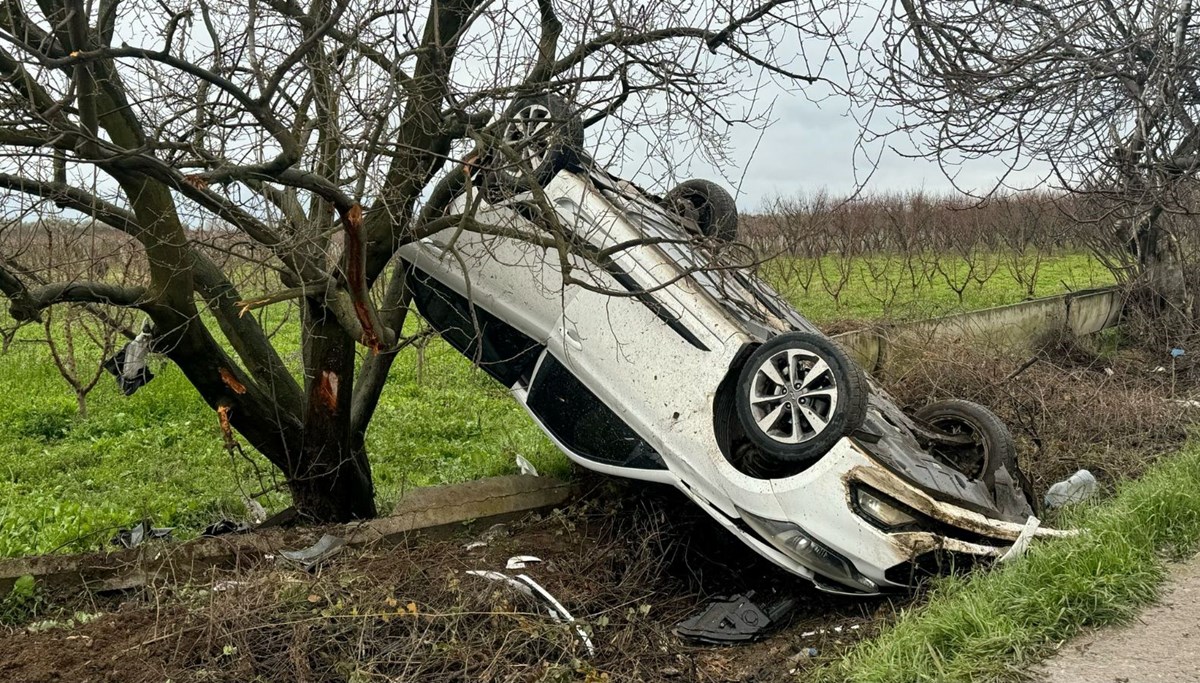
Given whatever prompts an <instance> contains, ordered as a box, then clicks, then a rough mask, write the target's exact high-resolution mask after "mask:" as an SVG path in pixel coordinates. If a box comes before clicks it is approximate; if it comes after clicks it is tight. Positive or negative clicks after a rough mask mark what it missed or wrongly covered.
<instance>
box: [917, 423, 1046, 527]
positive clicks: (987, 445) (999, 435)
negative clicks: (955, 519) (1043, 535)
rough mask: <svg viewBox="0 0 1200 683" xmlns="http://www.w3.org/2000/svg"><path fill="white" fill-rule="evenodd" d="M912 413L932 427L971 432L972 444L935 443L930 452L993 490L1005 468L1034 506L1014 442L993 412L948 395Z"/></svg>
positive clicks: (1031, 492)
mask: <svg viewBox="0 0 1200 683" xmlns="http://www.w3.org/2000/svg"><path fill="white" fill-rule="evenodd" d="M913 417H914V418H916V419H918V420H920V421H921V422H924V423H925V424H926V425H928V426H929V427H932V428H933V429H934V430H935V431H940V432H943V433H946V434H952V435H962V434H967V435H970V436H972V437H973V439H974V441H975V443H974V445H972V446H945V445H938V444H934V445H931V446H930V447H929V452H930V453H932V454H933V456H934V457H935V458H937V459H938V460H939V461H941V462H943V463H945V464H946V465H949V466H950V467H953V468H954V469H955V470H956V471H958V472H961V473H962V474H963V475H965V476H967V477H968V478H971V479H977V480H982V481H983V482H984V483H985V484H987V486H988V488H989V490H992V491H993V493H994V492H995V491H994V490H995V487H996V473H997V472H998V471H999V470H1000V469H1001V468H1004V469H1007V470H1008V473H1009V475H1010V476H1011V477H1012V478H1013V480H1014V481H1015V482H1016V483H1017V484H1018V485H1019V486H1020V488H1021V493H1023V494H1024V496H1025V499H1026V501H1027V502H1028V503H1029V505H1030V507H1031V508H1033V509H1036V502H1037V501H1036V499H1035V498H1034V496H1033V490H1032V487H1031V486H1030V484H1029V480H1028V479H1027V478H1026V477H1025V473H1024V472H1022V471H1021V468H1020V467H1019V466H1018V464H1017V443H1016V441H1015V440H1014V439H1013V436H1012V433H1011V432H1009V431H1008V427H1006V426H1005V425H1004V421H1003V420H1001V419H1000V417H999V416H997V415H996V414H995V413H993V412H992V411H990V410H988V409H987V408H985V407H983V406H981V405H979V404H978V403H974V402H972V401H964V400H962V399H949V400H945V401H937V402H935V403H930V404H929V405H927V406H925V407H924V408H921V409H920V410H918V411H916V412H915V413H914V414H913Z"/></svg>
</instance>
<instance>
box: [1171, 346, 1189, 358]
mask: <svg viewBox="0 0 1200 683" xmlns="http://www.w3.org/2000/svg"><path fill="white" fill-rule="evenodd" d="M1184 353H1186V352H1185V351H1184V350H1183V349H1180V348H1174V349H1171V357H1172V358H1178V357H1180V356H1182V355H1183V354H1184Z"/></svg>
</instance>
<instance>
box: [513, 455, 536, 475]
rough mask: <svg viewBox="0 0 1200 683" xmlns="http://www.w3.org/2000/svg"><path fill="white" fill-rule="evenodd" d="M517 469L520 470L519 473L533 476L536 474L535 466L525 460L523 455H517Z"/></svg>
mask: <svg viewBox="0 0 1200 683" xmlns="http://www.w3.org/2000/svg"><path fill="white" fill-rule="evenodd" d="M517 469H518V470H519V471H520V472H521V474H529V475H532V476H535V477H536V476H538V471H537V468H536V467H534V466H533V463H531V462H529V461H528V460H526V459H525V456H523V455H518V456H517Z"/></svg>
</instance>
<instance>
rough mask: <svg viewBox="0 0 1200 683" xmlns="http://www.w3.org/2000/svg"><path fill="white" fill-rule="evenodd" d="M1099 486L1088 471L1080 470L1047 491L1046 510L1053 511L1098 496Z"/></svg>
mask: <svg viewBox="0 0 1200 683" xmlns="http://www.w3.org/2000/svg"><path fill="white" fill-rule="evenodd" d="M1098 489H1099V484H1097V483H1096V477H1095V476H1094V475H1092V473H1091V472H1089V471H1087V470H1079V471H1078V472H1076V473H1075V474H1072V475H1071V476H1069V477H1067V478H1066V479H1063V480H1062V481H1060V482H1058V483H1057V484H1055V485H1053V486H1051V487H1050V489H1049V490H1047V491H1046V508H1047V509H1050V510H1053V509H1055V508H1060V507H1062V506H1064V505H1070V504H1071V503H1079V502H1082V501H1085V500H1087V499H1088V498H1091V497H1092V496H1094V495H1096V491H1097V490H1098Z"/></svg>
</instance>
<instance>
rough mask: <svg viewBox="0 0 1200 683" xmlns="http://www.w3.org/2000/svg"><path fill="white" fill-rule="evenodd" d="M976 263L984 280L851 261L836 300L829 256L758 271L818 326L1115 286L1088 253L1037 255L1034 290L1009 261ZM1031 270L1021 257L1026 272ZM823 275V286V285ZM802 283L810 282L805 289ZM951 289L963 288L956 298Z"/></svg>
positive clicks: (951, 265) (901, 264)
mask: <svg viewBox="0 0 1200 683" xmlns="http://www.w3.org/2000/svg"><path fill="white" fill-rule="evenodd" d="M942 258H943V259H945V257H942ZM930 260H932V257H930ZM981 260H983V261H987V263H988V265H986V266H984V265H980V266H978V268H979V270H977V271H976V272H977V273H983V272H991V275H990V276H988V277H983V276H982V275H980V277H979V279H981V280H982V282H980V281H978V280H976V279H972V278H970V277H968V273H969V268H968V267H967V264H966V263H965V262H964V261H962V260H950V259H947V260H946V262H945V263H944V264H942V266H943V269H944V270H945V271H946V273H947V275H942V274H941V273H939V272H937V271H936V270H935V269H934V268H933V267H928V268H927V269H926V270H925V272H924V273H922V270H921V266H920V264H914V265H915V269H916V272H915V273H913V272H910V271H909V269H908V264H907V263H906V262H905V261H904V260H903V259H901V258H899V257H889V256H870V257H862V258H856V259H854V260H853V261H851V262H850V263H849V265H848V267H847V271H846V272H847V277H846V284H845V285H844V286H843V287H842V288H841V290H840V291H838V296H837V297H836V298H835V297H834V296H832V294H831V290H837V283H838V282H839V281H840V279H841V274H840V273H839V260H838V259H837V258H836V257H834V256H827V257H823V258H821V259H815V260H812V259H782V258H781V259H776V260H775V261H772V262H770V263H768V264H766V265H765V266H764V267H763V274H764V276H766V277H767V279H768V280H770V281H771V282H772V284H774V285H775V286H776V288H777V289H779V292H780V294H782V295H783V296H784V297H785V298H787V299H788V300H789V301H790V302H791V303H792V305H794V306H795V307H796V308H797V309H798V310H799V311H800V312H801V313H803V314H804V315H805V316H806V317H808V318H809V319H810V320H813V321H814V322H817V323H824V322H832V321H838V320H847V319H850V320H869V319H875V318H881V317H882V318H889V319H892V320H920V319H922V318H930V317H934V316H939V315H947V314H950V313H958V312H962V311H973V310H978V309H980V308H989V307H992V306H1002V305H1005V304H1013V303H1017V302H1019V301H1023V300H1025V299H1028V298H1030V297H1031V293H1030V289H1032V296H1033V297H1041V296H1050V295H1053V294H1061V293H1063V292H1066V291H1078V290H1081V289H1090V288H1092V287H1103V286H1107V285H1111V284H1113V277H1112V274H1111V273H1110V272H1109V271H1108V270H1107V269H1106V268H1105V267H1104V265H1103V264H1101V263H1100V262H1099V261H1098V260H1097V259H1096V258H1095V257H1093V256H1091V255H1089V254H1062V255H1057V256H1045V257H1043V260H1042V262H1041V264H1040V266H1039V268H1038V269H1037V277H1036V279H1035V278H1033V277H1028V278H1027V279H1029V280H1031V281H1032V287H1029V286H1027V284H1026V283H1022V282H1020V281H1018V279H1017V278H1016V277H1014V275H1013V272H1012V268H1011V267H1009V265H1008V261H1007V257H1004V256H1002V255H995V254H993V255H987V256H984V257H981ZM1030 266H1031V262H1029V261H1028V260H1027V261H1026V262H1025V267H1026V268H1027V269H1029V268H1030ZM993 269H994V272H993ZM822 271H823V272H824V273H825V279H826V281H828V282H829V285H828V288H827V287H826V286H824V285H823V284H822V279H821V273H822ZM809 272H811V273H812V276H811V279H809V278H808V275H807V274H808V273H809ZM804 282H808V283H809V284H808V288H807V290H806V289H805V287H804V286H803V283H804ZM914 282H915V285H914ZM963 283H966V284H965V286H964V284H963ZM952 285H953V286H952ZM955 289H962V290H963V297H962V299H961V300H960V299H959V297H958V293H957V292H956V291H955Z"/></svg>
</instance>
